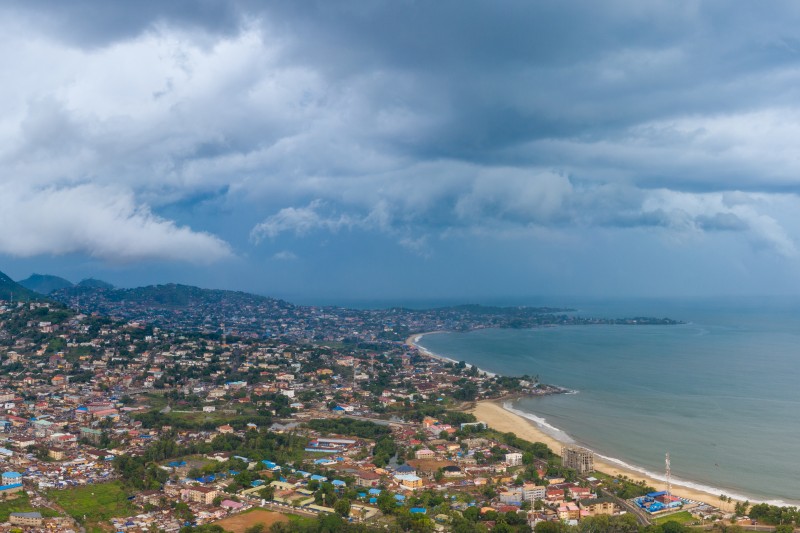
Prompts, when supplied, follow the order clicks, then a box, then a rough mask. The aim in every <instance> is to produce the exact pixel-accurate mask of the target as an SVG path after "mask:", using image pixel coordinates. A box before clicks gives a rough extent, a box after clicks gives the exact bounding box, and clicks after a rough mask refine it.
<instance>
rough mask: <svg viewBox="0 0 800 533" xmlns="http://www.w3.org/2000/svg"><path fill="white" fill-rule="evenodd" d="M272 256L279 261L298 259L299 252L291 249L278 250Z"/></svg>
mask: <svg viewBox="0 0 800 533" xmlns="http://www.w3.org/2000/svg"><path fill="white" fill-rule="evenodd" d="M272 258H273V259H275V260H277V261H296V260H297V259H298V257H297V254H295V253H294V252H290V251H289V250H282V251H280V252H277V253H276V254H274V255H273V256H272Z"/></svg>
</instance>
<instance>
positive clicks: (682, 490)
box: [470, 400, 735, 511]
mask: <svg viewBox="0 0 800 533" xmlns="http://www.w3.org/2000/svg"><path fill="white" fill-rule="evenodd" d="M470 412H471V413H472V414H474V415H475V417H476V418H477V419H478V420H480V421H482V422H485V423H486V424H488V425H489V427H491V428H494V429H496V430H498V431H502V432H513V433H515V434H516V435H517V436H518V437H521V438H523V439H525V440H528V441H531V442H543V443H545V444H547V446H549V447H550V449H551V450H553V451H554V452H556V453H557V454H559V455H560V454H561V446H562V443H561V442H559V441H557V440H556V439H554V438H553V437H551V436H550V435H548V434H546V433H544V432H543V431H542V430H541V429H539V428H538V427H537V426H536V425H535V424H534V423H533V422H532V421H530V420H527V419H525V418H523V417H521V416H519V415H516V414H514V413H512V412H510V411H507V410H505V409H503V406H502V405H500V404H499V403H497V402H496V401H491V400H486V401H481V402H478V403H477V404H476V405H475V407H474V408H473V409H471V410H470ZM594 465H595V468H596V469H597V470H598V471H600V472H603V473H605V474H609V475H612V476H620V475H625V476H628V477H629V478H630V479H634V480H637V481H639V480H644V481H645V482H646V483H647V484H648V485H650V486H652V487H655V488H656V489H657V490H666V484H665V483H664V482H663V481H658V480H656V479H653V478H650V477H647V476H645V475H643V474H641V473H639V472H635V471H633V470H627V469H625V468H621V467H620V466H617V465H615V464H611V463H608V462H605V461H603V460H600V459H597V458H595V461H594ZM672 493H673V494H675V495H676V496H680V497H682V498H687V499H689V500H695V501H701V502H706V503H709V504H711V505H715V506H717V507H719V508H720V509H722V510H724V511H733V505H734V504H733V503H723V502H721V501H720V499H719V494H710V493H707V492H703V491H700V490H696V489H691V488H688V487H682V486H678V485H674V484H673V486H672ZM734 501H735V500H734Z"/></svg>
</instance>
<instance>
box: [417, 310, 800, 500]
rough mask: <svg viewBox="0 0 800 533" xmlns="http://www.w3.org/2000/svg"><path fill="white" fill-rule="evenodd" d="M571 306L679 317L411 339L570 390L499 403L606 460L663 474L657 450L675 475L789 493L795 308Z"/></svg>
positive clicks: (793, 459)
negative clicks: (668, 322)
mask: <svg viewBox="0 0 800 533" xmlns="http://www.w3.org/2000/svg"><path fill="white" fill-rule="evenodd" d="M578 307H580V306H578ZM578 314H580V315H582V316H606V317H628V316H635V315H639V316H643V315H647V316H658V317H663V316H668V317H670V318H674V319H677V320H683V321H685V322H686V323H685V324H682V325H677V326H610V325H608V326H607V325H592V326H563V327H543V328H537V329H527V330H502V329H486V330H477V331H473V332H469V333H442V334H435V335H426V336H425V337H423V338H422V340H421V342H420V344H421V346H423V347H425V348H427V349H429V350H430V351H432V352H434V353H437V354H440V355H443V356H445V357H449V358H452V359H455V360H463V361H466V362H467V363H471V364H475V365H477V366H478V367H480V368H481V369H484V370H487V371H490V372H496V373H501V374H505V375H523V374H528V375H530V376H538V377H539V379H540V381H542V382H544V383H551V384H555V385H560V386H563V387H567V388H569V389H574V390H575V391H577V393H576V394H567V395H556V396H547V397H541V398H523V399H520V400H517V401H515V402H513V403H512V404H511V405H508V406H507V407H509V408H511V409H514V410H516V411H517V412H518V413H520V414H525V415H527V416H528V418H531V419H532V420H534V421H535V422H537V423H538V424H539V425H540V426H541V427H542V429H544V430H545V431H548V432H550V433H559V434H557V435H554V436H557V437H559V438H562V439H563V438H569V439H571V440H573V441H575V442H577V443H578V444H581V445H584V446H586V447H588V448H591V449H592V450H594V451H595V452H596V453H598V454H600V455H602V456H605V457H606V458H609V459H611V460H614V461H618V462H620V463H624V464H625V465H627V466H629V467H633V468H635V469H638V470H640V471H642V472H647V473H648V474H651V475H654V476H655V477H657V478H663V477H664V470H665V465H664V459H665V454H666V453H667V452H669V454H670V457H671V465H672V477H673V483H675V484H684V485H691V486H694V487H696V488H703V489H705V490H709V491H711V492H712V493H713V494H722V493H724V494H726V495H729V496H734V497H742V498H743V499H744V498H748V499H750V500H751V501H769V502H771V503H776V504H783V503H786V504H791V505H797V504H798V502H800V457H799V456H798V452H799V451H800V307H798V306H797V305H795V304H794V303H792V302H771V303H770V305H765V304H764V302H761V301H760V302H756V301H728V302H701V303H696V302H695V303H682V304H676V303H675V302H670V303H668V304H667V303H663V304H659V303H658V302H648V303H647V304H642V306H640V307H638V308H637V307H636V306H632V305H631V304H630V303H628V304H627V306H626V305H618V304H613V303H608V304H607V305H606V306H605V308H603V306H600V305H597V304H594V305H593V306H586V307H585V308H582V309H580V310H579V312H578ZM565 434H566V435H565ZM556 451H557V452H558V450H556ZM658 488H663V487H658Z"/></svg>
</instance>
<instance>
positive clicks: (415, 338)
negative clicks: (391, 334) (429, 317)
mask: <svg viewBox="0 0 800 533" xmlns="http://www.w3.org/2000/svg"><path fill="white" fill-rule="evenodd" d="M438 333H450V332H449V331H445V330H438V331H426V332H424V333H415V334H414V335H411V336H410V337H408V338H407V339H406V341H405V344H407V345H408V346H413V347H414V348H416V350H417V351H418V352H419V353H420V354H422V355H424V356H425V357H430V358H431V359H436V360H438V361H445V362H448V363H456V364H458V363H459V361H456V360H455V359H451V358H450V357H445V356H443V355H439V354H437V353H433V352H432V351H430V350H429V349H427V348H425V347H424V346H420V345H419V344H418V343H419V341H420V340H421V339H422V337H424V336H425V335H436V334H438ZM465 363H466V361H465ZM466 365H467V367H468V368H472V367H473V366H475V365H472V364H470V363H466ZM476 368H477V369H478V371H479V372H482V373H484V374H486V375H487V376H491V377H495V376H497V374H496V373H494V372H489V371H488V370H484V369H482V368H481V367H476Z"/></svg>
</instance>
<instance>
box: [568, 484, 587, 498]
mask: <svg viewBox="0 0 800 533" xmlns="http://www.w3.org/2000/svg"><path fill="white" fill-rule="evenodd" d="M569 495H570V496H571V497H572V499H573V500H576V501H577V500H585V499H587V498H591V497H592V489H590V488H588V487H577V486H572V487H570V488H569Z"/></svg>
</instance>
